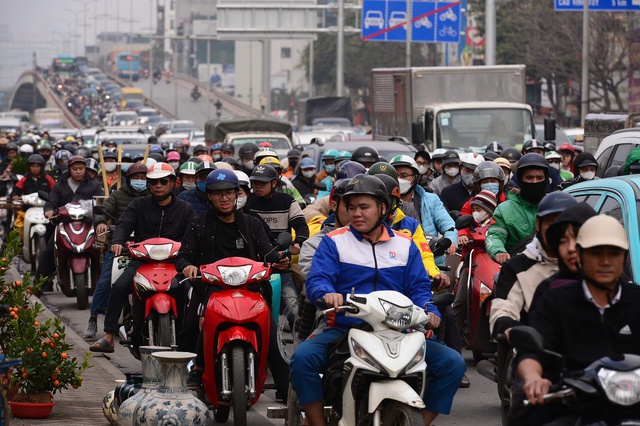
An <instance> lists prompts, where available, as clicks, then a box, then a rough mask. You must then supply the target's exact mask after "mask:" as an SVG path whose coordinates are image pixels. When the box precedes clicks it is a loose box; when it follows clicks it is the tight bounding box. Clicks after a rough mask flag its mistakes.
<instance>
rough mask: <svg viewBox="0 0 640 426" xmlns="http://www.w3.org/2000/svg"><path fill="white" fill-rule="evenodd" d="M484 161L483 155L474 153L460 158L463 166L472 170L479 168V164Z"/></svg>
mask: <svg viewBox="0 0 640 426" xmlns="http://www.w3.org/2000/svg"><path fill="white" fill-rule="evenodd" d="M483 161H484V157H483V156H482V155H480V154H475V153H473V152H468V153H466V154H463V155H462V157H460V163H462V166H463V167H466V168H467V169H470V170H475V169H476V167H478V164H480V163H482V162H483Z"/></svg>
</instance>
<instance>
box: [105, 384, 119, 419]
mask: <svg viewBox="0 0 640 426" xmlns="http://www.w3.org/2000/svg"><path fill="white" fill-rule="evenodd" d="M114 394H115V391H111V392H109V393H107V394H106V395H105V396H104V398H103V399H102V413H103V414H104V418H105V419H107V421H109V423H110V424H112V425H114V426H116V425H117V424H118V413H117V412H116V407H115V401H114V399H115V396H114Z"/></svg>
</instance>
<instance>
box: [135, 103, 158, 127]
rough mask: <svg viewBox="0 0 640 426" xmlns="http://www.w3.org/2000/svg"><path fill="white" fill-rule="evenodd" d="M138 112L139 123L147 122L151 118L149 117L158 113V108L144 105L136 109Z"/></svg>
mask: <svg viewBox="0 0 640 426" xmlns="http://www.w3.org/2000/svg"><path fill="white" fill-rule="evenodd" d="M136 114H138V123H140V124H145V123H147V121H148V120H149V117H151V116H155V115H158V110H156V109H155V108H150V107H142V108H138V109H137V110H136Z"/></svg>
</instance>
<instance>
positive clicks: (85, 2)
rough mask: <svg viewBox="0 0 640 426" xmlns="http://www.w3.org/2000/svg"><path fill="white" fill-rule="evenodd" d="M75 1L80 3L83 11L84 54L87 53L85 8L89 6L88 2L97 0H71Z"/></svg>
mask: <svg viewBox="0 0 640 426" xmlns="http://www.w3.org/2000/svg"><path fill="white" fill-rule="evenodd" d="M72 1H74V2H76V3H80V4H81V5H82V9H83V11H84V55H85V56H86V55H87V26H88V24H87V8H88V7H89V4H91V3H93V2H96V1H97V0H88V1H82V0H72Z"/></svg>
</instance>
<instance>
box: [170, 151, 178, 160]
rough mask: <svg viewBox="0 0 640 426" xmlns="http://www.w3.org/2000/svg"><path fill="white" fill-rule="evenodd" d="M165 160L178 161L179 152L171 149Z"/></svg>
mask: <svg viewBox="0 0 640 426" xmlns="http://www.w3.org/2000/svg"><path fill="white" fill-rule="evenodd" d="M167 161H180V154H178V153H177V152H176V151H171V152H169V154H167Z"/></svg>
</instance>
